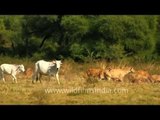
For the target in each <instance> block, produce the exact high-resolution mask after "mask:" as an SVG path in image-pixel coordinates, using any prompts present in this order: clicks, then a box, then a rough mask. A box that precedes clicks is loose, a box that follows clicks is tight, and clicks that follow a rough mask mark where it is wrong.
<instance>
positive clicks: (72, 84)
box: [0, 59, 160, 105]
mask: <svg viewBox="0 0 160 120" xmlns="http://www.w3.org/2000/svg"><path fill="white" fill-rule="evenodd" d="M22 61H23V63H24V65H25V67H26V68H27V67H33V65H34V63H33V62H31V61H28V60H25V61H24V60H18V59H17V60H15V62H16V63H22ZM1 62H3V61H1ZM104 65H105V66H112V67H123V66H124V64H123V62H122V63H106V62H105V61H100V62H95V63H84V64H80V63H79V64H78V63H75V62H73V61H64V62H63V65H62V67H61V70H60V82H61V85H58V83H57V81H56V79H54V78H52V81H48V79H47V77H46V76H43V77H42V83H39V82H37V83H35V84H32V81H31V79H24V78H23V75H22V74H20V75H18V76H17V78H18V83H17V84H15V83H12V79H11V77H10V76H6V78H7V80H6V83H5V84H4V83H3V82H2V80H1V81H0V104H7V105H8V104H11V105H12V104H16V105H17V104H18V105H23V104H27V105H32V104H33V105H35V104H36V105H39V104H43V105H48V104H49V105H55V104H56V105H66V104H67V105H75V104H76V105H77V104H78V105H79V104H89V105H92V104H96V105H104V104H106V105H119V104H120V105H130V104H131V105H137V104H142V105H144V104H147V105H152V104H160V84H159V83H141V84H137V83H128V82H124V83H121V82H114V81H105V80H102V81H97V80H92V79H87V80H86V79H84V78H83V74H84V72H85V71H86V70H87V69H88V68H89V67H103V66H104ZM132 66H133V65H132ZM159 66H160V65H159V64H158V63H148V64H147V63H143V64H142V63H140V64H134V66H133V67H134V68H135V69H137V70H138V69H144V70H147V71H148V72H149V73H151V74H158V72H159V71H160V67H159Z"/></svg>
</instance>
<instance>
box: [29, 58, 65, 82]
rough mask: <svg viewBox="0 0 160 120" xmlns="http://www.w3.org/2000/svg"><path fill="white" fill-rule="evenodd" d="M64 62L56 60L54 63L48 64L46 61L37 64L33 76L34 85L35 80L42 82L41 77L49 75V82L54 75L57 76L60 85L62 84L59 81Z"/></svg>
mask: <svg viewBox="0 0 160 120" xmlns="http://www.w3.org/2000/svg"><path fill="white" fill-rule="evenodd" d="M61 64H62V62H61V60H54V61H52V62H48V61H45V60H39V61H37V62H36V63H35V71H34V74H33V79H32V83H34V80H35V79H36V80H37V81H38V80H39V81H40V82H41V75H48V76H49V80H50V77H51V76H52V75H54V76H56V79H57V82H58V84H60V81H59V70H60V66H61Z"/></svg>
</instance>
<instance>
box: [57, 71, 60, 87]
mask: <svg viewBox="0 0 160 120" xmlns="http://www.w3.org/2000/svg"><path fill="white" fill-rule="evenodd" d="M56 79H57V82H58V84H59V85H60V81H59V75H58V73H57V74H56Z"/></svg>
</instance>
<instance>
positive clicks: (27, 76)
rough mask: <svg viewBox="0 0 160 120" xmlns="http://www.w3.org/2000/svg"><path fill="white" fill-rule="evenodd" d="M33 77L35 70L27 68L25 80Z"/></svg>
mask: <svg viewBox="0 0 160 120" xmlns="http://www.w3.org/2000/svg"><path fill="white" fill-rule="evenodd" d="M32 76H33V69H32V68H27V69H26V71H25V78H26V79H28V78H31V77H32Z"/></svg>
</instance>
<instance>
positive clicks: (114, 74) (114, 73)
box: [105, 68, 135, 82]
mask: <svg viewBox="0 0 160 120" xmlns="http://www.w3.org/2000/svg"><path fill="white" fill-rule="evenodd" d="M134 71H135V70H134V69H133V68H124V69H120V68H118V69H107V70H106V71H105V74H106V75H108V77H109V80H110V79H112V80H116V81H121V82H123V78H124V76H125V75H126V74H128V73H130V72H134Z"/></svg>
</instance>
